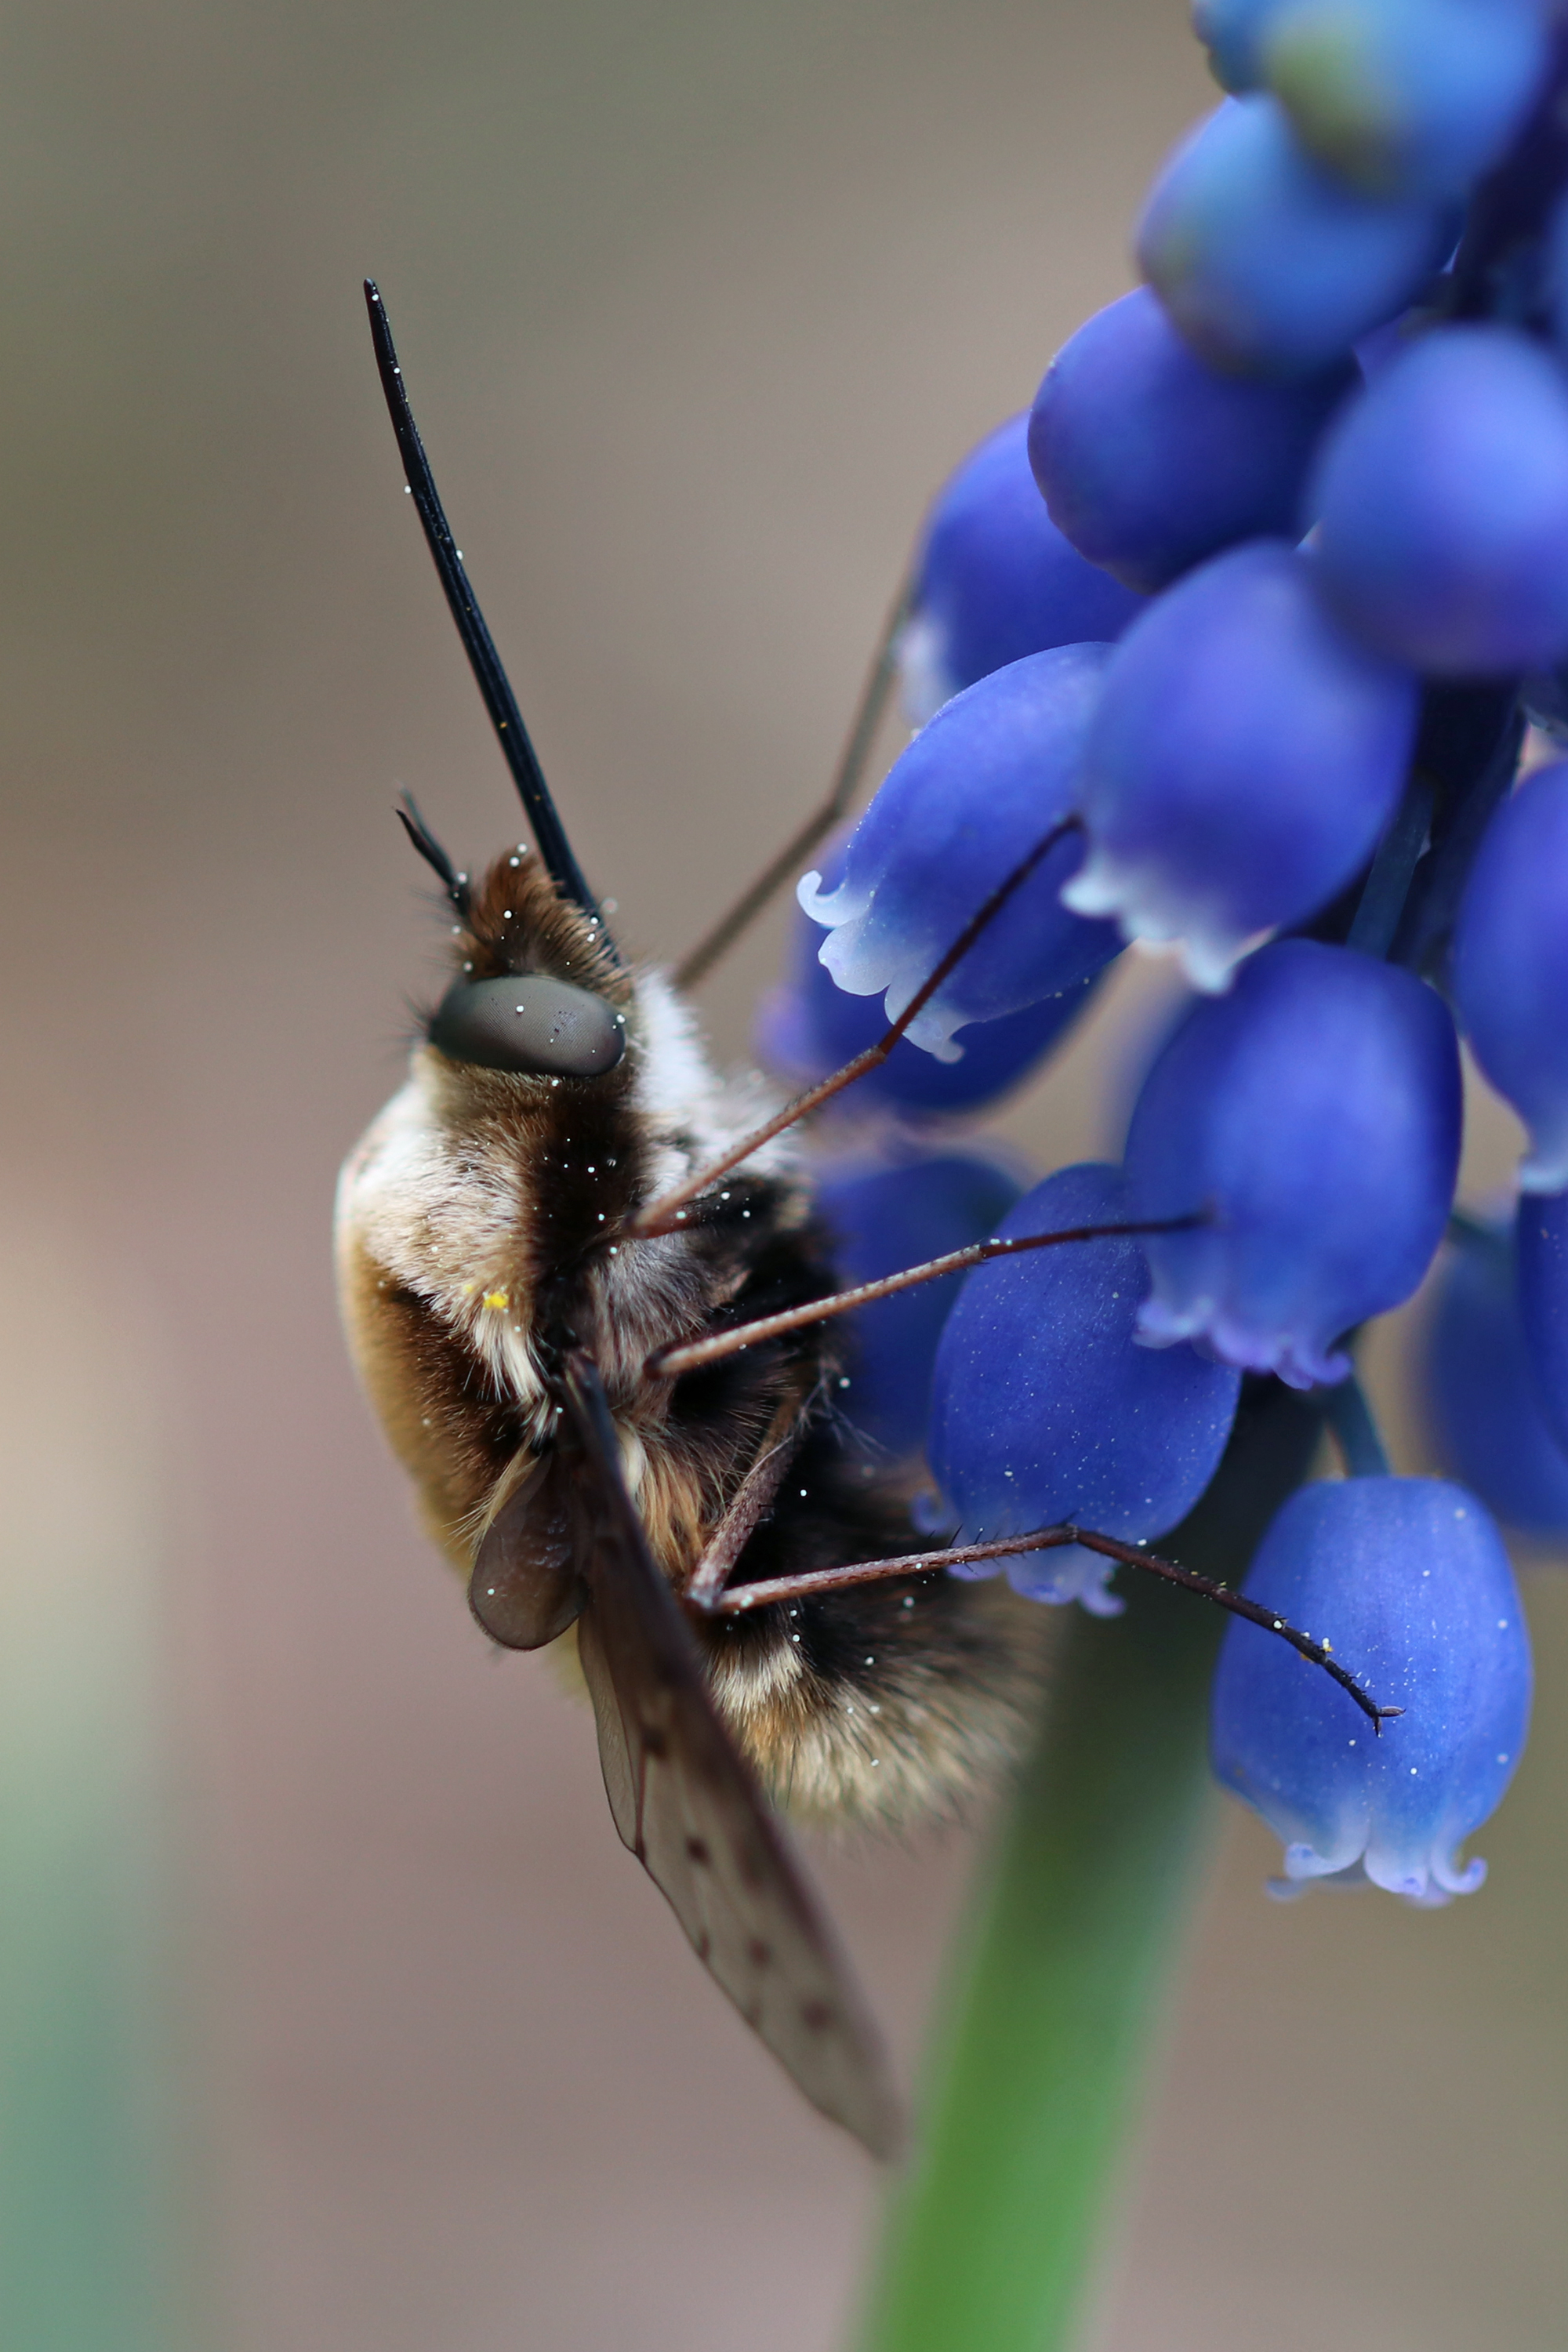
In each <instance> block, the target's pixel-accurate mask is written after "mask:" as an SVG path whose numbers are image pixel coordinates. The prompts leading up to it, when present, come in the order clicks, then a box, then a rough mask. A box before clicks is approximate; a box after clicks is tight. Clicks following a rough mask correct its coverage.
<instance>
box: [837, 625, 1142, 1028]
mask: <svg viewBox="0 0 1568 2352" xmlns="http://www.w3.org/2000/svg"><path fill="white" fill-rule="evenodd" d="M1109 651H1110V648H1109V647H1108V646H1058V647H1057V648H1056V649H1055V650H1054V651H1052V652H1050V653H1043V654H1032V655H1030V656H1029V657H1028V659H1027V660H1026V661H1020V662H1012V663H1010V664H1009V665H1008V667H1007V668H1005V669H1000V670H995V671H994V672H993V673H992V675H991V676H990V677H984V678H982V679H981V680H980V682H979V684H978V685H977V686H972V687H970V688H969V689H968V691H967V692H966V693H963V694H960V695H956V696H955V697H954V698H953V699H952V701H951V702H950V703H948V704H946V705H945V707H944V708H943V709H941V710H939V711H938V713H937V715H936V717H935V718H934V719H932V720H931V724H930V726H929V727H926V728H923V729H922V730H921V732H920V734H918V735H917V736H916V737H915V740H914V741H913V742H912V743H911V744H910V746H909V749H908V750H907V751H904V752H903V753H901V755H900V758H899V759H898V760H896V761H894V763H893V766H892V768H891V769H890V771H889V773H888V776H887V778H886V779H885V781H884V782H883V783H882V786H881V789H880V790H879V792H878V793H877V796H876V798H875V799H874V800H873V801H872V803H871V805H870V807H869V808H868V810H867V812H866V814H865V815H864V816H863V817H862V818H861V820H860V822H859V824H858V825H857V826H856V828H855V831H854V833H853V834H852V835H850V838H849V842H848V845H847V848H846V850H845V853H844V866H843V879H842V881H840V882H839V883H838V885H837V887H836V888H834V889H825V888H824V887H823V877H822V876H821V875H820V874H808V875H806V876H805V878H804V880H803V881H802V882H801V885H800V888H799V893H798V895H799V898H800V903H801V906H802V907H803V908H805V912H806V913H807V914H808V915H809V916H810V918H811V919H812V921H813V922H814V923H821V924H822V925H824V926H825V927H826V929H827V930H828V934H829V936H828V937H827V939H826V940H825V941H824V942H823V945H822V948H821V950H819V953H820V958H821V961H822V962H823V963H824V964H825V965H826V968H827V970H828V971H830V972H831V973H832V975H833V977H834V979H835V980H836V981H837V983H838V985H839V987H840V988H843V989H847V991H848V992H849V993H850V994H851V995H853V996H881V997H882V998H883V999H884V1001H885V1003H886V1008H887V1014H888V1019H889V1021H893V1020H896V1019H897V1018H898V1016H899V1014H900V1013H902V1012H903V1011H904V1009H905V1007H906V1006H907V1005H908V1004H909V1003H910V1000H911V998H913V997H914V996H916V995H917V994H918V993H919V992H920V989H921V985H922V983H923V982H925V981H927V980H928V979H929V978H930V977H931V973H932V972H933V971H935V970H936V967H937V965H938V964H939V963H940V962H941V961H942V958H943V956H944V955H945V954H946V953H947V951H948V950H949V949H950V948H951V947H952V946H953V945H954V943H955V942H956V941H957V940H958V939H959V938H960V937H961V936H962V935H963V931H964V929H965V927H966V926H967V925H968V924H969V923H970V922H971V921H972V920H973V918H974V916H975V915H977V914H978V913H979V911H980V909H981V908H983V907H984V904H985V902H986V900H987V898H989V897H990V896H991V894H992V893H993V892H994V891H995V890H996V889H998V888H999V887H1001V885H1002V884H1003V883H1004V882H1005V881H1006V879H1007V878H1008V877H1009V876H1010V875H1011V874H1013V873H1014V872H1015V871H1016V869H1017V867H1018V866H1020V865H1022V864H1023V862H1024V861H1025V859H1026V857H1027V856H1029V854H1030V852H1031V851H1032V850H1034V849H1036V848H1037V846H1038V845H1039V844H1040V843H1041V842H1042V841H1043V840H1044V839H1045V838H1046V837H1047V835H1048V834H1049V832H1050V830H1051V828H1052V826H1053V825H1054V824H1058V822H1059V821H1060V820H1061V819H1063V818H1065V817H1067V816H1068V815H1069V814H1071V813H1072V812H1073V810H1074V809H1075V807H1076V805H1077V799H1078V786H1079V765H1080V762H1081V760H1082V756H1083V740H1084V734H1085V731H1086V730H1087V728H1088V725H1089V715H1090V713H1091V711H1092V710H1093V708H1094V704H1095V700H1096V698H1097V697H1098V695H1099V692H1100V674H1101V672H1102V670H1103V668H1104V666H1105V659H1106V656H1107V654H1108V653H1109ZM1082 856H1083V839H1082V835H1081V834H1079V833H1076V832H1074V833H1069V834H1068V835H1066V836H1065V837H1064V838H1063V839H1062V840H1060V841H1058V843H1056V845H1054V846H1053V847H1052V849H1051V850H1050V851H1049V853H1048V854H1047V856H1045V857H1044V858H1042V859H1041V861H1040V863H1039V864H1038V866H1036V867H1035V869H1034V870H1033V872H1032V873H1031V874H1030V875H1029V877H1028V878H1027V880H1026V881H1025V882H1024V883H1022V884H1021V885H1020V886H1019V887H1018V888H1016V890H1015V891H1014V892H1013V894H1012V896H1011V898H1009V899H1008V900H1007V902H1006V904H1005V906H1004V907H1003V908H1002V909H1001V911H1000V913H999V914H998V915H997V916H996V917H995V918H994V920H993V921H992V922H991V923H989V924H988V925H987V926H986V928H985V929H984V931H983V932H982V934H981V936H980V938H979V939H978V940H976V942H975V944H974V946H973V948H972V949H971V950H969V952H968V954H967V955H965V956H964V957H963V959H962V961H960V962H959V963H958V964H957V965H956V966H955V968H954V970H953V971H952V972H951V973H950V974H949V975H948V978H947V979H946V980H945V981H944V982H942V987H941V988H940V989H939V990H938V991H937V992H936V994H935V995H934V996H933V997H932V999H931V1003H929V1004H927V1005H926V1006H925V1007H924V1008H923V1009H922V1011H921V1013H919V1014H918V1015H917V1016H916V1018H915V1020H914V1022H913V1024H911V1026H910V1030H909V1032H908V1034H909V1036H910V1039H911V1040H912V1042H913V1043H914V1044H915V1045H921V1046H923V1047H924V1048H925V1050H926V1052H927V1053H928V1054H934V1055H936V1056H937V1058H938V1060H940V1061H944V1062H951V1061H956V1059H957V1058H958V1056H959V1055H960V1053H961V1052H962V1051H963V1048H962V1046H960V1045H955V1044H954V1043H953V1032H954V1031H955V1030H957V1029H961V1028H962V1027H963V1024H964V1023H965V1022H966V1021H993V1020H995V1019H996V1018H997V1017H998V1016H999V1015H1000V1014H1002V1013H1016V1012H1019V1011H1021V1010H1022V1008H1023V1007H1024V1006H1025V1005H1026V1004H1035V1003H1039V1002H1040V1001H1041V1000H1042V999H1043V998H1046V997H1051V996H1059V995H1060V994H1061V993H1062V992H1064V991H1065V990H1068V989H1074V988H1078V987H1079V986H1080V985H1081V984H1082V982H1084V981H1086V980H1087V979H1088V978H1089V975H1090V973H1091V972H1095V971H1099V970H1100V966H1101V965H1102V964H1105V963H1109V961H1110V959H1111V957H1112V956H1113V955H1115V954H1116V952H1117V951H1118V949H1119V948H1120V946H1121V941H1120V940H1119V939H1118V938H1117V935H1116V932H1115V930H1114V929H1113V928H1112V926H1111V925H1110V924H1109V923H1093V922H1087V921H1085V919H1083V917H1082V916H1080V915H1073V914H1069V913H1068V911H1067V909H1066V908H1063V907H1062V905H1061V904H1060V901H1059V898H1058V893H1059V891H1060V889H1061V886H1062V884H1063V883H1064V882H1065V881H1067V880H1068V878H1069V877H1071V876H1072V875H1073V874H1074V873H1076V871H1077V870H1078V866H1079V860H1080V859H1081V857H1082Z"/></svg>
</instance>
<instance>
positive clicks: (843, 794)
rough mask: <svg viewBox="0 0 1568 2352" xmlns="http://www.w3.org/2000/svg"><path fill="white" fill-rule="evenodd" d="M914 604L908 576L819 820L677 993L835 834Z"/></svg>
mask: <svg viewBox="0 0 1568 2352" xmlns="http://www.w3.org/2000/svg"><path fill="white" fill-rule="evenodd" d="M913 600H914V574H913V573H912V572H910V575H909V577H908V578H907V579H906V580H905V581H904V583H903V584H902V586H901V587H900V590H899V593H898V594H897V596H896V597H895V598H894V599H893V602H892V604H891V605H890V606H889V610H888V617H887V619H886V620H885V621H884V622H883V624H882V634H881V635H880V636H879V638H878V640H877V650H876V652H875V653H874V654H873V655H872V656H871V667H870V668H869V669H868V671H867V673H866V683H865V685H864V686H863V687H862V688H861V689H860V700H859V702H858V705H857V707H856V711H855V716H854V718H853V719H852V720H851V721H850V725H849V732H848V735H847V737H846V739H845V743H844V749H843V751H841V752H840V753H839V755H838V765H837V768H836V769H835V770H834V773H833V782H832V783H831V784H830V785H829V786H828V789H827V798H826V800H825V801H824V802H823V803H822V806H821V807H820V808H819V809H818V810H817V811H816V814H815V815H812V816H808V817H807V818H806V821H805V824H803V825H802V826H801V828H800V831H799V832H798V833H796V834H793V835H791V836H790V838H789V840H788V841H786V842H785V844H784V847H783V848H782V849H781V850H780V851H779V854H778V856H776V857H775V858H773V859H772V861H771V862H770V863H769V864H768V865H766V866H763V870H762V872H761V873H760V874H759V875H758V877H757V878H756V880H755V881H754V882H753V883H752V884H751V885H750V887H748V888H746V889H744V890H742V893H741V896H740V897H739V898H737V899H736V901H735V903H734V905H733V906H732V907H731V908H729V910H728V912H727V913H725V914H722V915H721V916H720V918H719V919H718V921H717V922H716V923H715V924H714V925H713V927H712V929H710V930H709V931H705V932H704V934H703V936H702V937H701V939H700V940H698V942H697V945H696V946H695V947H694V948H689V949H688V950H687V952H686V955H685V958H684V959H683V961H681V962H679V963H678V964H677V965H676V967H675V984H676V986H677V988H679V989H689V988H695V987H696V985H697V983H698V982H699V981H700V980H705V979H706V978H707V976H708V974H709V973H710V971H712V969H713V967H714V965H715V964H716V963H717V962H718V961H719V959H720V957H721V956H722V955H727V954H728V953H729V951H730V950H731V948H732V947H733V946H734V944H735V941H736V940H738V939H739V938H740V936H741V934H742V931H744V930H745V929H747V927H748V926H749V925H750V924H751V923H752V922H754V921H755V919H756V918H757V917H758V916H759V915H760V914H761V913H762V911H763V908H764V907H765V906H766V905H767V903H768V901H769V899H770V898H772V897H773V893H774V892H775V891H777V890H781V889H782V888H783V887H784V884H785V883H786V882H787V881H788V880H789V878H790V876H791V875H792V874H793V873H795V870H796V869H797V868H798V866H799V865H800V862H801V860H802V859H803V858H805V857H809V856H810V855H811V853H812V851H813V850H814V849H815V848H816V845H817V843H818V842H819V841H820V840H821V839H822V838H823V836H824V835H825V834H826V833H829V832H831V830H832V829H833V827H834V826H835V825H836V824H837V822H838V820H839V818H840V817H841V816H842V815H843V814H844V812H845V810H846V809H847V807H848V806H849V804H850V803H851V801H853V800H854V798H855V795H856V793H858V791H859V789H860V782H861V779H862V777H863V776H864V775H865V773H866V770H867V767H868V764H869V762H870V758H871V752H872V749H873V747H874V745H875V743H876V740H877V730H878V729H879V727H880V725H881V723H882V714H883V712H884V711H885V710H886V709H887V707H888V697H889V694H890V693H891V692H892V688H893V679H894V677H896V675H897V673H898V667H899V657H898V649H899V633H900V630H901V629H902V627H903V625H904V623H905V622H906V621H907V620H908V619H909V616H910V604H911V603H912V602H913Z"/></svg>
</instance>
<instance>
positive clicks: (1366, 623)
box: [1315, 326, 1568, 677]
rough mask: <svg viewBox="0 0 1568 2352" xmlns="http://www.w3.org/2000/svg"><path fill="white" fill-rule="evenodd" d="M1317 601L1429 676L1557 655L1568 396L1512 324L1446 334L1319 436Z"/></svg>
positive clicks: (1566, 563) (1564, 607) (1390, 371)
mask: <svg viewBox="0 0 1568 2352" xmlns="http://www.w3.org/2000/svg"><path fill="white" fill-rule="evenodd" d="M1315 496H1316V503H1317V509H1318V515H1319V524H1318V537H1317V543H1316V561H1317V563H1318V565H1319V568H1320V572H1321V578H1322V582H1323V586H1324V590H1325V593H1327V594H1328V595H1329V597H1330V598H1331V601H1332V603H1333V604H1334V605H1335V607H1336V608H1337V610H1338V611H1339V612H1340V613H1341V614H1342V615H1343V617H1344V618H1345V620H1346V621H1347V622H1348V623H1349V624H1350V625H1351V626H1352V627H1353V628H1354V629H1356V630H1357V631H1358V632H1359V633H1360V635H1363V637H1364V638H1365V639H1366V641H1367V643H1368V644H1369V645H1373V646H1377V647H1378V648H1379V650H1380V651H1381V652H1383V653H1384V654H1387V655H1388V656H1390V657H1391V658H1392V659H1394V660H1396V661H1405V662H1409V663H1411V664H1412V665H1413V666H1414V667H1416V668H1418V669H1423V670H1426V671H1427V672H1429V673H1431V674H1432V675H1433V676H1436V677H1495V676H1500V675H1505V674H1508V673H1510V672H1512V671H1515V670H1526V669H1544V668H1549V667H1551V666H1552V663H1553V662H1555V661H1557V660H1559V659H1560V658H1561V657H1562V656H1563V654H1564V653H1568V385H1565V384H1564V383H1563V378H1562V375H1561V374H1560V373H1559V371H1558V369H1557V368H1556V367H1555V366H1554V365H1553V363H1552V360H1551V359H1550V358H1549V357H1548V355H1547V354H1546V352H1543V351H1542V350H1540V349H1539V348H1538V347H1537V346H1536V345H1535V344H1534V343H1532V342H1531V341H1530V340H1529V339H1528V338H1527V337H1526V336H1524V335H1522V334H1519V333H1516V332H1515V331H1514V330H1513V329H1511V328H1508V327H1470V326H1462V327H1445V328H1442V329H1440V330H1439V331H1437V332H1436V333H1434V334H1429V335H1426V336H1425V337H1424V338H1423V339H1422V340H1421V341H1419V342H1416V343H1415V344H1413V345H1412V346H1411V347H1410V349H1409V350H1407V351H1406V352H1404V353H1403V355H1402V356H1401V357H1400V358H1398V359H1397V360H1395V361H1394V363H1393V364H1392V365H1391V366H1390V367H1387V368H1385V369H1384V371H1383V373H1382V374H1381V375H1379V377H1378V379H1377V381H1376V383H1373V384H1372V385H1371V386H1370V387H1369V389H1368V390H1367V392H1366V393H1365V394H1363V396H1362V397H1361V398H1360V399H1359V400H1356V401H1353V402H1352V404H1350V405H1349V406H1348V407H1347V408H1346V410H1345V411H1344V414H1343V415H1342V417H1341V418H1340V419H1339V420H1338V421H1337V422H1336V423H1335V425H1333V426H1332V427H1331V432H1330V436H1329V440H1328V442H1327V445H1326V446H1325V449H1324V453H1323V459H1322V464H1321V468H1320V470H1319V475H1318V480H1317V486H1316V493H1315Z"/></svg>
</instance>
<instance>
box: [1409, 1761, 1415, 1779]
mask: <svg viewBox="0 0 1568 2352" xmlns="http://www.w3.org/2000/svg"><path fill="white" fill-rule="evenodd" d="M1410 1777H1411V1779H1412V1780H1415V1765H1414V1764H1412V1766H1411V1767H1410Z"/></svg>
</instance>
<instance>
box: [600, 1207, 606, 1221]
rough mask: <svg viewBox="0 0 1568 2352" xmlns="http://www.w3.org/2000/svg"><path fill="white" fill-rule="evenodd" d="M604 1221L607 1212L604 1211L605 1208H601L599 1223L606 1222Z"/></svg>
mask: <svg viewBox="0 0 1568 2352" xmlns="http://www.w3.org/2000/svg"><path fill="white" fill-rule="evenodd" d="M604 1222H605V1213H604V1211H603V1209H601V1210H600V1212H599V1223H601V1224H603V1223H604Z"/></svg>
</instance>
